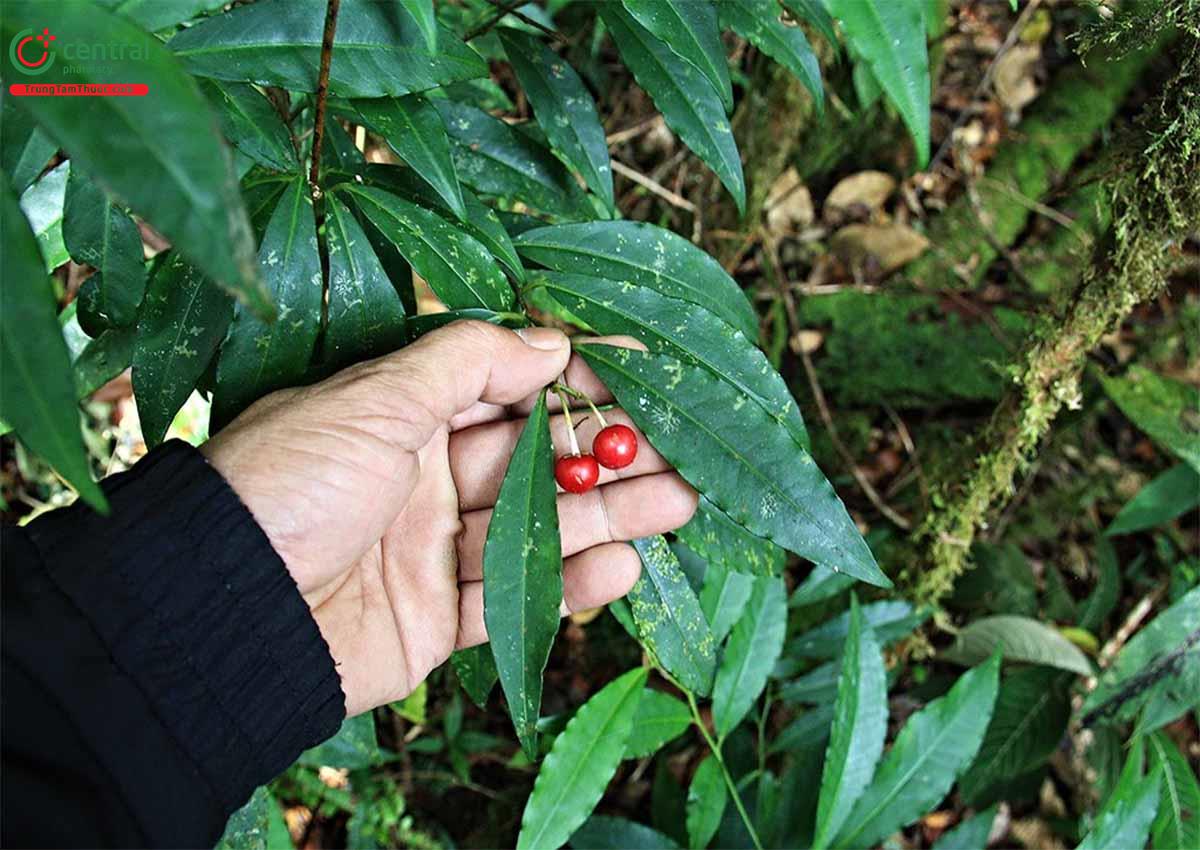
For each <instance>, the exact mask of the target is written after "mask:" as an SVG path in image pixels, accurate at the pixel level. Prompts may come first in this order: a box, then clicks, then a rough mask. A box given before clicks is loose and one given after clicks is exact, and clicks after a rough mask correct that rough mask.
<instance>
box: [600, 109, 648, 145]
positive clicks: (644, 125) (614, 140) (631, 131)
mask: <svg viewBox="0 0 1200 850" xmlns="http://www.w3.org/2000/svg"><path fill="white" fill-rule="evenodd" d="M661 122H662V116H661V115H653V116H651V117H650V118H647V119H646V120H645V121H639V122H638V123H637V124H634V125H633V126H632V127H626V128H625V129H624V130H617V131H616V132H615V133H609V134H608V135H607V136H605V137H604V141H605V142H606V143H607V144H608V146H609V147H612V146H613V145H619V144H621V143H622V142H627V141H629V140H630V139H636V138H637V137H638V136H640V135H642V133H644V132H646V131H647V130H649V129H650V128H651V127H653V126H654V125H655V124H659V123H661Z"/></svg>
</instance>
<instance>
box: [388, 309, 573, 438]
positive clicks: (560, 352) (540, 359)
mask: <svg viewBox="0 0 1200 850" xmlns="http://www.w3.org/2000/svg"><path fill="white" fill-rule="evenodd" d="M570 359H571V345H570V343H569V341H568V340H567V337H566V335H565V334H563V333H562V331H559V330H556V329H554V328H523V329H521V330H519V331H511V330H508V329H507V328H502V327H499V326H498V325H492V324H489V323H487V322H478V321H463V322H454V323H453V324H450V325H447V326H446V327H444V328H439V329H438V330H436V331H433V332H431V333H428V334H426V335H425V336H423V337H421V338H420V339H419V340H417V341H416V342H415V343H413V344H412V345H410V346H408V347H407V348H404V349H401V350H400V351H397V352H395V353H394V354H391V355H388V356H387V357H384V358H382V359H381V360H380V361H378V366H379V369H378V373H377V374H379V375H380V376H381V377H383V378H384V379H385V380H386V381H387V387H386V390H385V391H386V392H388V394H389V398H390V399H391V400H392V401H393V402H394V404H392V405H390V406H393V408H394V409H396V410H397V412H398V413H399V415H400V416H402V417H403V418H404V419H405V420H406V421H407V422H408V423H410V424H412V425H413V426H416V429H417V430H418V431H419V432H420V433H419V434H418V435H417V436H418V438H419V439H420V444H422V445H423V444H424V441H425V440H427V439H428V438H429V437H430V436H431V435H432V434H433V432H434V431H435V430H436V429H437V428H438V427H440V426H441V425H444V424H446V423H448V422H449V421H450V419H451V418H452V417H453V416H455V415H456V414H458V413H462V412H463V411H465V410H467V409H468V408H469V407H471V405H473V404H475V403H476V402H480V401H482V402H487V403H489V404H512V403H514V402H517V401H520V400H521V399H523V398H525V397H526V396H528V395H530V394H531V393H533V392H536V391H537V390H538V389H540V388H541V387H543V386H545V385H546V384H549V383H551V382H553V381H554V380H555V379H556V378H557V377H558V376H559V375H561V374H562V372H563V370H564V369H565V368H566V367H567V362H568V361H569V360H570ZM401 408H403V409H401ZM418 414H421V415H422V420H423V421H419V422H418V421H417V419H416V416H417V415H418Z"/></svg>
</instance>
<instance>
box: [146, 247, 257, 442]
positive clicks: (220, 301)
mask: <svg viewBox="0 0 1200 850" xmlns="http://www.w3.org/2000/svg"><path fill="white" fill-rule="evenodd" d="M233 313H234V304H233V302H232V301H231V300H230V299H229V298H228V297H227V296H226V295H225V293H224V292H222V291H221V290H220V289H218V288H217V287H216V286H215V285H214V284H213V282H212V281H211V280H209V279H208V278H206V277H205V276H204V275H203V274H201V273H200V271H199V270H198V269H196V267H195V266H193V265H191V264H190V263H188V262H186V261H185V260H184V259H183V258H182V257H181V256H179V255H178V254H172V255H171V257H170V259H169V260H167V261H166V262H164V263H162V264H160V265H159V266H158V268H157V270H156V271H155V273H154V276H153V277H152V278H151V279H150V286H149V289H148V291H147V293H146V304H145V306H144V307H143V309H142V311H141V314H140V315H139V316H138V321H137V326H136V328H135V330H134V336H133V356H132V363H133V392H134V398H136V399H137V408H138V418H139V419H140V420H141V424H142V434H143V436H144V438H145V440H146V445H148V446H150V447H154V446H156V445H158V444H159V443H161V442H162V440H163V438H164V437H165V436H166V433H167V429H168V428H170V427H171V422H172V420H174V419H175V414H176V413H178V412H179V408H181V407H183V404H184V402H186V401H187V400H188V396H190V395H191V394H192V390H194V389H195V388H196V382H197V381H199V380H200V376H201V375H203V374H204V370H205V369H207V368H208V364H209V363H210V362H211V361H212V358H213V355H214V354H215V353H216V351H217V349H218V348H219V347H220V345H221V341H222V340H223V339H225V332H226V331H227V330H228V329H229V323H230V322H231V321H233Z"/></svg>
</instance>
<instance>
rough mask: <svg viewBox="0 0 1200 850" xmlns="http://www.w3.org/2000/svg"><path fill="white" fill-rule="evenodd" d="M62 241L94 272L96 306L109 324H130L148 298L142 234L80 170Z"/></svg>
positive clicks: (70, 190)
mask: <svg viewBox="0 0 1200 850" xmlns="http://www.w3.org/2000/svg"><path fill="white" fill-rule="evenodd" d="M63 241H64V242H65V243H66V246H67V250H68V251H69V252H70V253H71V258H72V259H74V260H75V262H77V263H86V264H87V265H89V266H92V267H94V268H95V269H96V273H95V274H94V275H93V278H95V279H96V283H95V284H94V285H95V286H96V287H97V291H98V294H99V303H98V305H97V306H98V308H99V311H100V313H101V314H102V315H103V316H104V318H105V319H106V320H107V321H108V323H109V324H111V325H116V326H125V325H130V324H132V323H133V321H134V320H135V319H136V318H137V309H138V306H139V305H140V304H141V303H142V297H143V296H144V295H145V294H146V261H145V255H144V254H143V250H142V234H141V231H139V230H138V226H137V225H136V224H135V223H134V221H133V219H132V218H130V217H129V216H128V215H127V214H126V213H125V211H124V210H122V209H119V208H118V207H116V206H115V205H113V204H112V202H110V201H109V199H108V197H107V196H106V195H105V194H104V191H103V190H102V189H101V188H100V187H99V186H97V185H96V184H95V183H93V182H92V181H90V180H87V179H86V178H84V177H83V175H82V174H80V173H79V171H78V170H75V171H72V172H71V176H70V177H69V178H68V179H67V192H66V200H65V203H64V211H63Z"/></svg>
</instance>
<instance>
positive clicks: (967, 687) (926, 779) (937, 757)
mask: <svg viewBox="0 0 1200 850" xmlns="http://www.w3.org/2000/svg"><path fill="white" fill-rule="evenodd" d="M999 674H1000V656H999V655H993V656H992V657H991V658H990V659H988V661H986V662H985V663H983V664H981V665H979V666H978V667H975V668H974V669H972V670H968V671H967V672H966V673H964V674H963V675H962V676H961V677H960V678H959V680H958V681H957V682H955V683H954V687H952V688H951V689H950V691H949V693H947V694H946V695H945V696H943V697H941V698H939V699H936V700H934V701H933V702H931V703H929V705H927V706H925V708H923V709H921V710H920V711H918V712H917V713H916V714H914V715H913V716H912V717H910V718H909V719H908V722H907V723H905V724H904V728H903V729H901V730H900V734H899V735H898V736H896V742H895V743H894V744H892V748H891V749H890V750H889V751H888V753H887V755H886V756H885V757H884V759H883V763H882V764H881V765H880V766H879V770H878V771H877V772H876V774H875V779H874V781H873V782H872V783H871V786H870V787H869V788H868V789H867V790H866V792H865V793H864V794H863V795H862V796H861V797H860V798H859V799H858V802H857V803H856V804H855V806H854V808H853V809H852V810H851V812H850V817H849V818H848V819H847V821H846V826H845V828H844V829H843V830H842V832H841V834H839V835H838V837H837V839H836V840H835V842H834V844H835V846H838V847H868V846H871V845H873V844H875V843H877V842H878V841H879V840H880V839H882V838H885V837H886V836H888V835H891V834H892V833H893V832H895V831H896V830H897V829H900V828H901V827H903V826H906V825H907V824H910V823H912V822H913V821H915V820H916V819H917V818H919V817H921V816H922V815H924V814H925V813H926V812H928V811H929V810H930V809H931V808H932V807H933V806H935V805H936V804H937V803H938V801H939V800H941V799H942V798H943V797H945V796H946V792H947V791H949V790H950V786H951V785H953V784H954V780H955V778H956V777H957V776H958V775H959V774H960V773H962V771H963V770H964V769H965V768H966V766H967V765H968V764H970V763H971V759H973V758H974V757H975V753H976V752H978V750H979V745H980V743H981V742H982V741H983V735H984V731H985V730H986V729H987V725H988V721H990V720H991V717H992V707H993V706H994V705H995V703H996V689H997V686H998V679H999Z"/></svg>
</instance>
